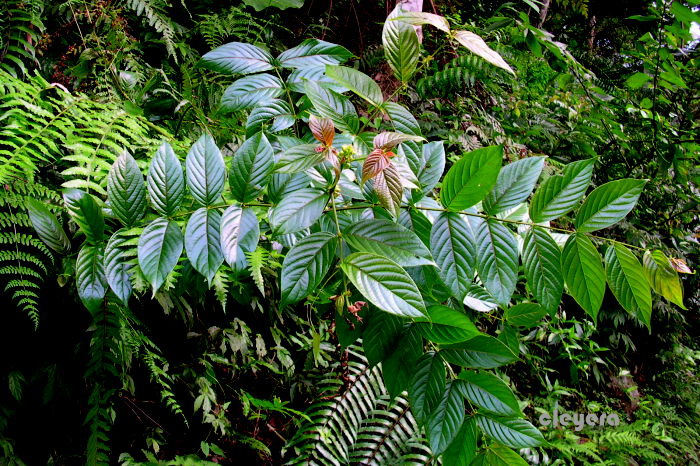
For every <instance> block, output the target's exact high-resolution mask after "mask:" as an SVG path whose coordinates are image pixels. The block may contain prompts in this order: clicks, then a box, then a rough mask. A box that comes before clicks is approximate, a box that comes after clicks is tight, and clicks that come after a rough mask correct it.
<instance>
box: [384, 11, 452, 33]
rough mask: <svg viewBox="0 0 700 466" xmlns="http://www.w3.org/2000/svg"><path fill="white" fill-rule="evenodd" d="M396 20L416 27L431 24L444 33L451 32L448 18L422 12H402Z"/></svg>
mask: <svg viewBox="0 0 700 466" xmlns="http://www.w3.org/2000/svg"><path fill="white" fill-rule="evenodd" d="M394 19H395V20H400V21H404V22H406V23H408V24H413V25H416V26H419V25H422V24H430V25H431V26H434V27H436V28H438V29H439V30H441V31H442V32H446V33H449V32H450V23H449V22H447V18H445V17H444V16H440V15H436V14H433V13H425V12H422V11H402V12H401V14H400V15H399V16H397V17H395V18H394Z"/></svg>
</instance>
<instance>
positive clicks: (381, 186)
mask: <svg viewBox="0 0 700 466" xmlns="http://www.w3.org/2000/svg"><path fill="white" fill-rule="evenodd" d="M372 181H373V183H374V192H376V193H377V197H379V203H380V204H381V206H382V207H384V208H385V209H386V210H388V211H389V212H390V213H391V214H392V215H394V216H395V217H398V215H399V207H400V206H401V198H402V197H403V186H401V175H399V171H398V170H397V169H396V167H395V166H394V165H393V164H392V163H391V161H389V159H387V166H386V167H385V168H384V170H382V171H380V172H379V173H377V175H376V176H375V177H374V178H373V180H372Z"/></svg>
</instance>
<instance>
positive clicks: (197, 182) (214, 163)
mask: <svg viewBox="0 0 700 466" xmlns="http://www.w3.org/2000/svg"><path fill="white" fill-rule="evenodd" d="M185 166H186V167H187V187H188V188H190V194H192V197H193V198H194V200H195V201H196V202H197V203H198V204H199V205H201V206H210V205H212V204H214V203H215V202H216V201H217V200H218V199H219V196H221V193H222V192H223V190H224V182H225V179H226V167H225V165H224V158H223V157H222V156H221V151H220V150H219V148H218V147H216V142H215V141H214V138H213V137H211V135H209V134H204V135H202V137H200V138H199V139H198V140H197V142H195V143H194V144H193V145H192V147H191V148H190V151H189V152H188V153H187V159H186V160H185Z"/></svg>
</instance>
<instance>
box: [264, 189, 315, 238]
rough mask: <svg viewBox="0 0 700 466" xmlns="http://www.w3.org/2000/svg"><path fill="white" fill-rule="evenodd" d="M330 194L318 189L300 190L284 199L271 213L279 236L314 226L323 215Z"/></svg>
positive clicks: (273, 225)
mask: <svg viewBox="0 0 700 466" xmlns="http://www.w3.org/2000/svg"><path fill="white" fill-rule="evenodd" d="M327 202H328V194H327V193H326V192H324V191H321V190H317V189H310V188H305V189H299V190H297V191H292V192H291V193H289V194H287V195H286V196H285V197H283V198H282V200H281V201H280V203H279V204H277V206H275V207H274V208H273V209H272V212H271V213H270V216H269V219H270V225H271V226H272V228H273V230H274V231H275V232H276V233H277V234H281V235H282V234H287V233H295V232H297V231H301V230H303V229H304V228H308V227H310V226H311V225H313V224H314V223H315V222H316V220H318V218H319V217H320V216H321V214H322V213H323V209H324V207H325V206H326V203H327Z"/></svg>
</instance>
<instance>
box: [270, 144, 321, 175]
mask: <svg viewBox="0 0 700 466" xmlns="http://www.w3.org/2000/svg"><path fill="white" fill-rule="evenodd" d="M318 147H320V146H319V145H318V144H302V145H300V146H294V147H290V148H289V149H287V150H285V151H283V152H282V153H280V154H279V158H278V160H277V165H275V171H276V172H278V173H298V172H305V171H307V170H308V169H309V168H312V167H315V166H316V165H318V164H319V163H322V162H323V161H324V160H326V152H325V151H323V152H318V151H317V150H316V149H317V148H318Z"/></svg>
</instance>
